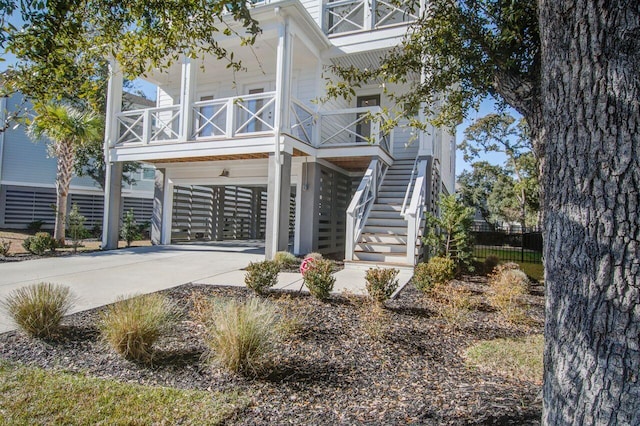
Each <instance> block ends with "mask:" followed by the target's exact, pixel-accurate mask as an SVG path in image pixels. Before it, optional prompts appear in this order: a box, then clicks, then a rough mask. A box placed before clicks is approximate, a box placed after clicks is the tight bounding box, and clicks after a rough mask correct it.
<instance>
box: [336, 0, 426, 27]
mask: <svg viewBox="0 0 640 426" xmlns="http://www.w3.org/2000/svg"><path fill="white" fill-rule="evenodd" d="M417 19H418V16H417V15H416V13H415V12H413V11H412V10H411V9H409V8H405V7H403V5H402V4H397V3H395V2H393V1H392V0H338V1H330V2H328V3H326V4H325V20H326V24H325V33H326V34H329V35H333V34H340V33H345V32H351V31H362V30H371V29H378V28H382V27H385V26H389V25H395V24H400V23H406V22H410V21H413V20H417Z"/></svg>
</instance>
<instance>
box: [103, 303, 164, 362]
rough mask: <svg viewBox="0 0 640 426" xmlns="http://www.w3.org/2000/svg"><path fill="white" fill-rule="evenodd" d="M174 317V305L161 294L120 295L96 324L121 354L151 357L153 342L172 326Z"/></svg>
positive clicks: (135, 358) (149, 358)
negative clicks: (131, 296) (129, 296)
mask: <svg viewBox="0 0 640 426" xmlns="http://www.w3.org/2000/svg"><path fill="white" fill-rule="evenodd" d="M176 317H177V310H176V308H175V306H174V305H173V304H172V303H171V302H170V301H169V299H167V298H166V297H164V296H162V295H160V294H157V293H152V294H145V295H142V296H137V297H133V298H125V297H123V296H120V297H119V298H118V299H117V301H116V302H115V303H114V304H112V305H109V306H108V307H107V308H106V309H105V310H104V312H103V313H102V314H101V315H100V324H99V328H100V331H101V333H102V337H103V338H104V340H105V341H106V342H107V343H108V344H109V345H110V346H111V347H112V348H113V349H114V350H115V351H116V352H118V353H119V354H120V355H122V356H123V357H125V358H127V359H131V360H135V361H150V360H151V358H152V355H153V350H152V346H153V344H154V343H155V342H156V340H157V339H158V338H159V337H160V336H162V335H163V334H165V333H167V332H168V331H169V330H170V329H171V327H172V325H173V323H174V321H175V319H176Z"/></svg>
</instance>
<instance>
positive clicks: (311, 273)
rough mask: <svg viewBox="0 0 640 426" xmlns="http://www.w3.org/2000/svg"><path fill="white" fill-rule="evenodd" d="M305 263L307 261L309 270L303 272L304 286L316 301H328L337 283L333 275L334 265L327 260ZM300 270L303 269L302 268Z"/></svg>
mask: <svg viewBox="0 0 640 426" xmlns="http://www.w3.org/2000/svg"><path fill="white" fill-rule="evenodd" d="M305 261H307V265H308V268H307V269H306V270H304V272H302V278H303V281H304V284H305V285H306V286H307V288H308V289H309V292H310V293H311V295H312V296H313V297H315V298H316V299H320V300H326V299H328V298H329V294H331V291H332V290H333V285H334V284H335V282H336V279H335V277H334V276H333V275H332V273H333V263H332V262H331V261H330V260H326V259H320V260H312V259H305ZM300 268H301V269H302V266H301V267H300Z"/></svg>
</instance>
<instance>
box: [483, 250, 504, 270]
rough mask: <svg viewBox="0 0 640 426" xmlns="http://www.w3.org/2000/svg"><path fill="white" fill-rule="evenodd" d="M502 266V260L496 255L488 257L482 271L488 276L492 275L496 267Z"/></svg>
mask: <svg viewBox="0 0 640 426" xmlns="http://www.w3.org/2000/svg"><path fill="white" fill-rule="evenodd" d="M499 264H500V258H499V257H498V256H496V255H493V254H492V255H490V256H487V258H486V259H485V260H484V262H483V263H482V269H483V271H484V272H485V273H486V274H491V273H492V272H493V270H494V268H495V267H496V266H498V265H499Z"/></svg>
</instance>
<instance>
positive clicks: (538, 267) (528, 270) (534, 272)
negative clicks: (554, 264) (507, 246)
mask: <svg viewBox="0 0 640 426" xmlns="http://www.w3.org/2000/svg"><path fill="white" fill-rule="evenodd" d="M473 253H474V257H475V258H476V260H477V261H478V262H484V260H485V259H486V258H487V257H488V256H492V255H493V256H497V257H498V258H499V259H510V258H511V259H513V258H514V257H513V256H514V252H513V251H510V250H501V249H488V248H476V249H474V251H473ZM519 254H520V252H519V251H518V255H519ZM524 259H525V261H524V262H523V261H521V260H513V261H508V260H501V261H500V262H501V263H504V262H515V263H517V264H518V265H520V269H522V271H523V272H524V273H525V274H527V275H528V276H529V278H532V279H534V280H536V281H538V282H543V281H544V266H543V265H542V261H541V260H540V255H539V254H535V253H527V252H525V253H524Z"/></svg>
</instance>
